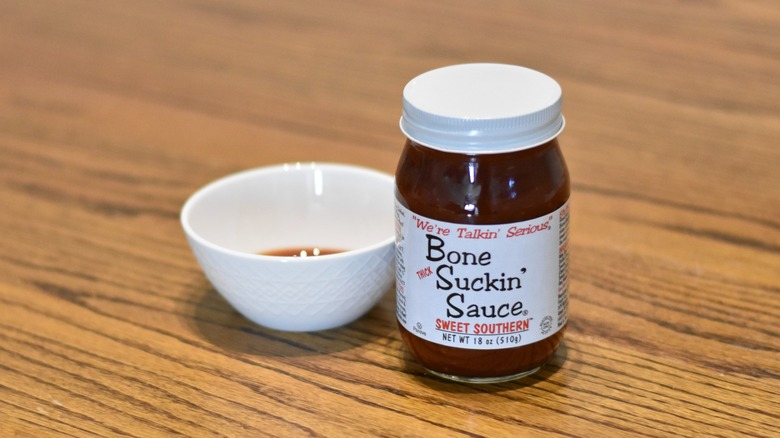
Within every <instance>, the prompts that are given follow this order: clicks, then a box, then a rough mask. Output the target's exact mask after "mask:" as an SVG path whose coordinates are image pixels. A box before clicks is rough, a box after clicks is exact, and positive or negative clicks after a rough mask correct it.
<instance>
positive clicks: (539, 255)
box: [395, 201, 569, 350]
mask: <svg viewBox="0 0 780 438" xmlns="http://www.w3.org/2000/svg"><path fill="white" fill-rule="evenodd" d="M395 216H396V223H395V226H396V299H397V316H398V321H400V323H401V324H402V325H403V326H404V327H405V328H406V329H407V330H408V331H410V332H411V333H413V334H415V335H416V336H418V337H420V338H423V339H425V340H428V341H430V342H435V343H437V344H442V345H446V346H450V347H459V348H468V349H480V350H491V349H499V348H510V347H518V346H522V345H528V344H531V343H534V342H537V341H540V340H542V339H545V338H547V337H550V336H552V335H553V334H555V333H556V332H557V331H558V330H560V329H561V328H562V327H563V325H564V324H566V318H567V312H568V295H569V291H568V285H569V276H568V271H569V262H568V235H569V204H568V202H567V203H566V204H564V205H563V206H562V207H561V208H559V209H558V210H556V211H554V212H552V213H549V214H546V215H544V216H542V217H538V218H536V219H532V220H528V221H523V222H517V223H511V224H500V225H466V224H454V223H450V222H441V221H437V220H433V219H430V218H427V217H424V216H420V215H419V214H417V213H414V212H412V211H410V210H409V209H407V208H406V207H404V206H403V205H401V204H400V203H398V202H397V201H396V214H395Z"/></svg>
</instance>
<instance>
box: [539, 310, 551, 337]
mask: <svg viewBox="0 0 780 438" xmlns="http://www.w3.org/2000/svg"><path fill="white" fill-rule="evenodd" d="M552 326H553V319H552V316H549V315H547V316H545V317H544V318H543V319H542V324H541V325H540V326H539V327H540V328H541V331H542V334H543V335H546V334H547V333H550V330H552Z"/></svg>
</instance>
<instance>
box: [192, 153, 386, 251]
mask: <svg viewBox="0 0 780 438" xmlns="http://www.w3.org/2000/svg"><path fill="white" fill-rule="evenodd" d="M315 168H319V169H331V170H334V169H343V170H349V171H353V172H355V171H356V172H358V173H364V174H368V175H371V176H372V177H379V178H380V179H386V180H389V181H390V182H391V183H394V181H395V178H394V177H393V175H391V174H389V173H385V172H382V171H379V170H376V169H372V168H369V167H365V166H360V165H355V164H349V163H333V162H321V161H303V162H300V161H298V162H288V163H280V164H273V165H269V166H259V167H254V168H249V169H245V170H241V171H238V172H234V173H231V174H228V175H225V176H222V177H220V178H217V179H215V180H213V181H211V182H209V183H207V184H205V185H203V186H201V187H200V188H198V189H197V190H195V192H193V193H192V194H191V195H190V196H189V197H187V200H186V201H184V204H183V205H182V208H181V212H180V214H179V221H180V223H181V226H182V228H183V229H184V233H185V234H186V235H187V237H189V238H191V239H193V240H195V241H196V242H197V243H198V244H200V245H203V246H205V247H208V248H210V249H211V250H214V251H217V252H220V253H223V254H227V255H231V256H233V257H239V258H244V259H248V260H263V261H267V262H279V263H317V262H318V261H328V260H337V259H341V258H348V257H354V256H358V255H361V254H364V253H369V252H373V251H375V250H377V249H379V248H382V247H384V246H386V245H389V244H391V243H394V242H395V236H394V235H393V234H391V235H390V237H387V238H385V239H382V240H380V241H378V242H376V243H373V244H371V245H367V246H363V247H360V248H355V249H350V250H346V251H341V252H338V253H334V254H326V255H321V256H316V257H289V256H273V255H265V254H254V253H248V252H243V251H236V250H233V249H230V248H225V247H224V246H221V245H217V244H216V243H213V242H211V241H209V240H207V239H206V238H204V237H202V236H201V235H200V234H198V233H197V232H195V230H194V229H193V228H192V226H191V225H190V223H189V222H190V221H189V218H190V214H191V211H192V209H193V208H194V205H195V204H196V203H197V202H198V201H200V200H201V199H202V198H203V197H205V196H207V195H208V194H209V193H210V192H212V191H214V190H217V189H218V188H219V187H221V186H223V185H225V184H230V183H232V182H235V181H237V180H241V179H244V178H248V177H249V176H250V175H254V174H258V173H276V172H279V171H284V172H287V171H289V170H294V171H298V170H305V169H315Z"/></svg>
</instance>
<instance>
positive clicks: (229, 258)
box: [189, 239, 395, 331]
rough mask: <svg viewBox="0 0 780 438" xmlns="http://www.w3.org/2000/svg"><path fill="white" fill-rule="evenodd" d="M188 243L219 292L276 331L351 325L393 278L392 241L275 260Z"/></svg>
mask: <svg viewBox="0 0 780 438" xmlns="http://www.w3.org/2000/svg"><path fill="white" fill-rule="evenodd" d="M189 242H190V246H191V248H192V250H193V253H194V254H195V258H196V259H197V260H198V263H199V264H200V266H201V268H202V269H203V271H204V272H205V274H206V277H207V278H208V279H209V281H211V283H212V285H213V286H214V287H215V289H216V290H217V291H218V292H219V293H220V295H222V297H224V298H225V300H227V301H228V302H229V303H230V304H231V305H232V306H233V307H234V308H235V309H236V310H238V311H239V312H240V313H241V314H242V315H244V316H245V317H246V318H248V319H249V320H251V321H253V322H255V323H257V324H259V325H262V326H265V327H269V328H273V329H277V330H285V331H316V330H327V329H331V328H335V327H338V326H341V325H344V324H348V323H350V322H352V321H354V320H356V319H357V318H359V317H361V316H362V315H364V314H365V313H366V312H368V311H369V310H370V309H371V308H372V307H373V306H374V305H376V303H377V302H378V301H379V300H380V299H381V298H382V296H383V295H384V294H385V293H386V292H388V291H389V290H390V289H391V287H392V285H393V280H394V269H393V260H394V256H395V248H394V245H393V243H392V242H389V243H388V244H385V245H382V246H378V247H376V248H373V249H370V250H367V251H360V252H359V253H355V254H347V253H344V254H341V255H336V256H332V257H329V256H324V257H318V258H317V259H316V260H312V259H309V260H296V259H292V260H290V259H288V260H284V259H282V258H279V259H278V260H274V261H269V260H268V258H267V257H264V258H256V257H251V256H240V255H236V254H229V253H224V252H220V251H218V250H215V249H214V248H210V247H207V246H204V245H201V244H199V243H198V242H197V241H195V240H194V239H189Z"/></svg>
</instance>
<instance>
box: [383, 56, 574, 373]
mask: <svg viewBox="0 0 780 438" xmlns="http://www.w3.org/2000/svg"><path fill="white" fill-rule="evenodd" d="M563 126H564V119H563V116H562V114H561V88H560V86H559V85H558V84H557V83H556V82H555V81H554V80H553V79H551V78H550V77H548V76H546V75H544V74H542V73H539V72H536V71H534V70H530V69H527V68H523V67H518V66H511V65H504V64H464V65H455V66H450V67H444V68H440V69H437V70H432V71H429V72H427V73H424V74H422V75H420V76H418V77H417V78H415V79H413V80H412V81H410V82H409V84H407V86H406V88H405V89H404V100H403V116H402V118H401V130H402V131H403V132H404V134H405V135H406V136H407V138H408V140H407V141H406V145H405V146H404V150H403V153H402V155H401V158H400V161H399V164H398V168H397V171H396V250H397V251H396V254H397V256H396V273H397V282H396V298H397V317H398V324H399V329H400V331H401V337H402V339H403V341H404V344H405V345H406V347H407V348H408V349H409V351H410V352H411V354H412V355H413V356H414V357H415V358H416V360H417V361H419V362H420V363H421V364H422V365H423V366H424V367H425V368H426V369H428V370H429V371H430V372H431V373H433V374H436V375H438V376H441V377H444V378H448V379H452V380H458V381H466V382H475V383H492V382H500V381H506V380H512V379H516V378H519V377H522V376H526V375H528V374H531V373H533V372H535V371H536V370H538V369H539V367H540V366H541V365H543V364H544V363H545V362H546V361H547V360H548V359H549V358H550V357H551V356H552V355H553V354H554V353H555V351H556V349H557V348H558V345H559V344H560V342H561V338H562V337H563V333H564V330H565V328H566V322H567V312H568V244H567V242H568V220H569V208H568V199H569V175H568V171H567V169H566V164H565V162H564V159H563V155H562V153H561V149H560V147H559V144H558V140H557V136H558V134H560V132H561V131H562V130H563Z"/></svg>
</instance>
